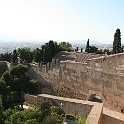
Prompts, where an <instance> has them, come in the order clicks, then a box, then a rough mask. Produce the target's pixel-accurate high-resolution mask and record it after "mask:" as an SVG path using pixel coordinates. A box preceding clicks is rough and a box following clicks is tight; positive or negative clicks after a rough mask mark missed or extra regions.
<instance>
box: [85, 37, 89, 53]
mask: <svg viewBox="0 0 124 124" xmlns="http://www.w3.org/2000/svg"><path fill="white" fill-rule="evenodd" d="M89 47H90V45H89V39H88V41H87V45H86V49H85V52H88V53H89Z"/></svg>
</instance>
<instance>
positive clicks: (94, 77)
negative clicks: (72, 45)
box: [29, 53, 124, 111]
mask: <svg viewBox="0 0 124 124" xmlns="http://www.w3.org/2000/svg"><path fill="white" fill-rule="evenodd" d="M61 54H62V53H61ZM66 54H69V56H71V54H72V53H66ZM78 54H80V53H76V56H78ZM81 54H82V53H81ZM85 54H86V53H85ZM76 56H75V59H77V58H76ZM79 56H80V59H81V61H82V58H81V55H79ZM79 56H78V57H79ZM87 56H90V55H87ZM61 57H62V56H61ZM64 57H65V56H64ZM66 58H67V57H66ZM73 58H74V56H73ZM68 59H69V57H68ZM80 59H79V58H78V59H77V60H78V62H74V61H60V63H59V67H58V66H55V65H53V68H47V67H44V66H42V67H38V65H37V66H36V65H31V66H30V68H29V69H30V71H29V72H30V75H32V77H33V78H36V79H37V80H38V81H39V82H41V83H47V84H50V85H51V86H52V87H53V89H54V91H55V92H56V94H57V95H59V96H64V97H71V98H77V99H88V97H89V96H90V95H91V94H98V95H99V96H100V97H101V99H102V101H103V103H104V106H106V107H108V108H110V109H113V110H116V111H120V109H121V107H123V106H124V101H123V99H124V83H123V82H124V74H123V72H124V53H120V54H117V55H110V56H102V57H97V58H91V59H89V60H87V59H85V64H83V63H82V62H80V61H79V60H80ZM70 60H74V59H70ZM54 64H56V63H54ZM40 68H42V69H40ZM41 70H42V71H41ZM46 70H47V71H46Z"/></svg>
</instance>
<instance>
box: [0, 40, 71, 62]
mask: <svg viewBox="0 0 124 124" xmlns="http://www.w3.org/2000/svg"><path fill="white" fill-rule="evenodd" d="M72 50H73V49H72V45H71V44H70V43H68V42H61V43H59V44H58V43H57V42H53V41H52V40H50V41H49V42H48V43H45V44H44V45H42V46H41V47H40V48H36V49H34V50H33V51H31V49H30V48H26V47H25V48H18V49H15V50H14V51H13V52H12V53H5V54H3V53H1V54H0V61H8V62H10V61H11V60H13V62H14V63H15V64H16V63H17V60H18V57H19V58H20V59H21V63H31V62H39V63H41V62H42V63H43V64H45V63H48V62H51V61H52V58H53V56H54V55H55V54H56V53H57V52H59V51H72Z"/></svg>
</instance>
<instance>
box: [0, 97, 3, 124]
mask: <svg viewBox="0 0 124 124" xmlns="http://www.w3.org/2000/svg"><path fill="white" fill-rule="evenodd" d="M2 113H3V106H2V99H1V96H0V124H2V118H3V115H2Z"/></svg>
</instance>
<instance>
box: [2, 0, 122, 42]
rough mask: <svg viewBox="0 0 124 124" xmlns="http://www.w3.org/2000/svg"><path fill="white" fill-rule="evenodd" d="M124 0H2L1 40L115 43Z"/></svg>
mask: <svg viewBox="0 0 124 124" xmlns="http://www.w3.org/2000/svg"><path fill="white" fill-rule="evenodd" d="M117 28H120V30H121V35H122V37H121V38H122V42H123V43H124V0H0V41H43V40H46V41H49V40H54V41H58V40H59V41H69V40H87V39H88V38H89V39H90V40H95V41H99V42H102V43H112V42H113V35H114V33H115V31H116V29H117Z"/></svg>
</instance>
